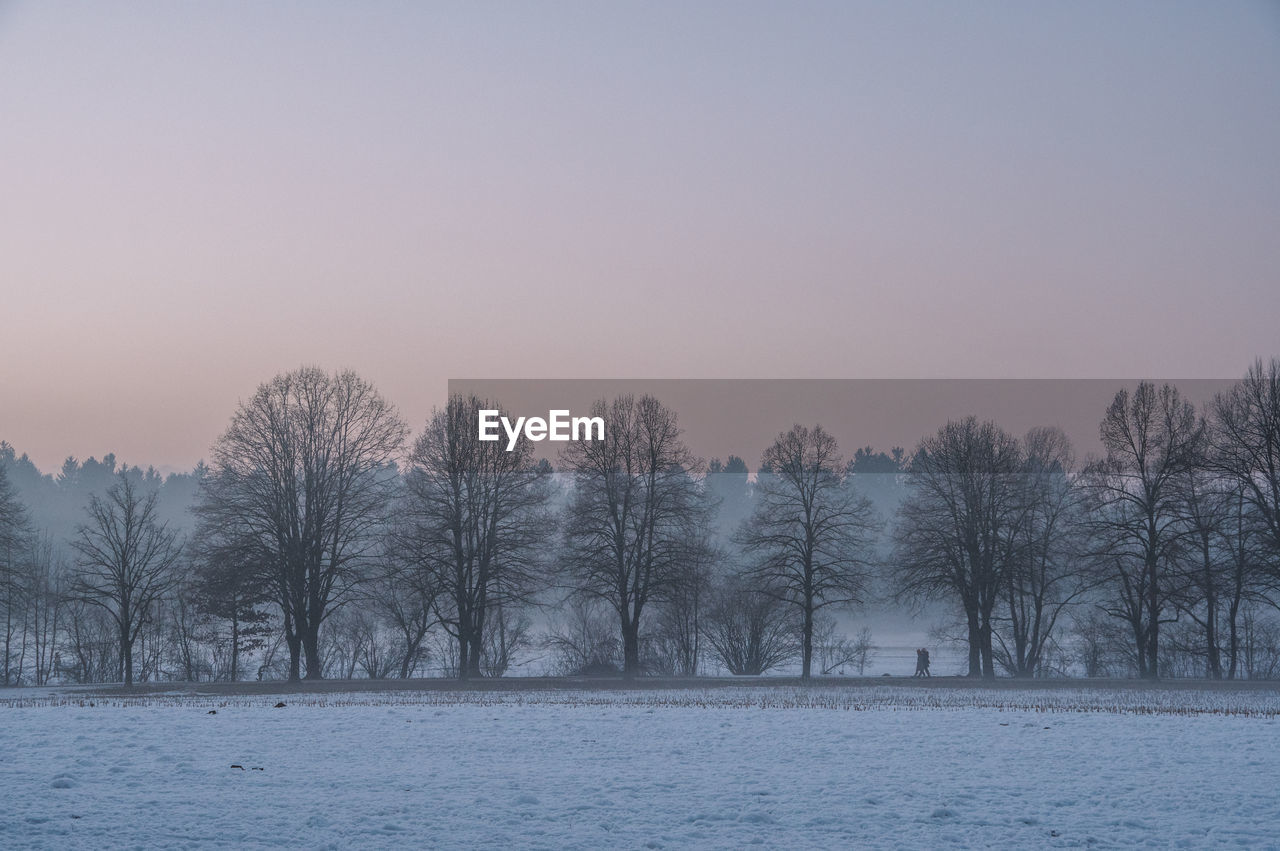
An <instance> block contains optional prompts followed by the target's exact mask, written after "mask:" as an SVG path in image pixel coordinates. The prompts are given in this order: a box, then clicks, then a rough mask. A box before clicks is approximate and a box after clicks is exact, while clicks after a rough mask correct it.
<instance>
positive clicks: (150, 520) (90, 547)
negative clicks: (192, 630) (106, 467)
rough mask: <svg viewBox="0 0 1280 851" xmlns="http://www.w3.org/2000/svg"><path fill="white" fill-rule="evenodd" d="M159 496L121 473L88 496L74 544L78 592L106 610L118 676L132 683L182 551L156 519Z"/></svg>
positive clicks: (82, 597) (173, 536)
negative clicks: (138, 653) (136, 658)
mask: <svg viewBox="0 0 1280 851" xmlns="http://www.w3.org/2000/svg"><path fill="white" fill-rule="evenodd" d="M157 504H158V501H157V494H156V492H155V491H151V492H150V493H146V494H144V493H141V492H140V491H139V489H138V487H137V485H135V484H134V481H133V479H132V478H131V477H130V476H128V475H125V474H123V473H121V474H120V475H119V477H118V480H117V482H116V484H114V485H112V486H111V487H110V488H108V490H107V492H106V494H105V495H104V496H102V497H98V496H96V495H94V496H91V497H90V498H89V505H88V507H87V509H86V510H87V512H88V514H89V522H88V523H86V524H83V525H82V526H80V528H79V530H78V531H77V537H76V539H75V541H74V542H73V544H72V545H73V546H74V547H75V549H76V551H77V552H78V553H79V561H78V564H77V567H78V570H77V572H76V575H75V582H74V586H73V589H74V592H75V593H76V594H77V595H78V596H79V597H80V598H81V599H83V600H85V601H86V602H88V603H91V604H93V605H95V606H98V607H100V608H102V609H103V610H104V611H106V613H107V614H108V615H109V616H110V617H111V620H112V621H113V623H114V624H115V628H116V635H117V639H118V643H119V647H118V649H119V666H120V667H119V673H120V677H121V679H123V680H124V683H125V685H127V686H130V685H133V647H134V643H135V642H136V641H137V640H138V635H139V633H141V632H142V628H143V627H144V626H145V625H146V623H147V618H148V615H149V613H150V611H151V608H152V606H154V605H155V604H156V602H157V601H158V600H159V599H160V597H161V595H163V594H164V593H165V592H166V591H168V590H169V588H170V587H172V585H173V583H174V579H175V577H174V573H173V565H174V563H175V562H176V561H177V560H178V556H179V555H180V553H181V547H180V546H179V545H178V542H177V539H176V536H175V534H174V533H173V532H171V531H169V529H168V525H167V524H165V523H161V522H159V521H158V519H157V517H156V511H157V508H156V507H157Z"/></svg>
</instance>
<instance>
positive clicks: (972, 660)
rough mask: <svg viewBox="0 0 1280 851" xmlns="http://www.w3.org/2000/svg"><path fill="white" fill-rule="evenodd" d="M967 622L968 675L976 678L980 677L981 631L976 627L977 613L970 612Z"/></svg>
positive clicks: (974, 611)
mask: <svg viewBox="0 0 1280 851" xmlns="http://www.w3.org/2000/svg"><path fill="white" fill-rule="evenodd" d="M967 615H968V620H969V674H968V676H970V677H974V678H978V677H981V676H982V630H981V628H980V627H979V626H978V612H977V611H976V610H970V611H969V612H968V613H967Z"/></svg>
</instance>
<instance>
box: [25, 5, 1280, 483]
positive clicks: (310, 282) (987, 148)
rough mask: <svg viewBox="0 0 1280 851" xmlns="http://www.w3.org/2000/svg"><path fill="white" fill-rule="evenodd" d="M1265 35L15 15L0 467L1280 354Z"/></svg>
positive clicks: (689, 20)
mask: <svg viewBox="0 0 1280 851" xmlns="http://www.w3.org/2000/svg"><path fill="white" fill-rule="evenodd" d="M1277 81H1280V11H1277V7H1276V6H1275V5H1274V4H1273V3H1268V2H1265V0H1256V2H1243V0H1242V2H1234V3H1229V4H1206V3H1191V2H1187V3H1179V2H1150V3H1141V2H1136V3H1125V4H1114V3H1110V2H1096V3H1074V2H1073V3H1037V4H992V5H983V4H964V5H963V6H961V5H959V4H954V3H942V2H939V3H912V2H907V3H901V4H898V3H894V4H884V3H878V4H865V5H864V4H860V3H843V2H841V3H813V4H798V5H793V4H786V5H785V6H784V5H782V4H760V5H757V4H741V3H693V4H684V3H670V4H661V3H660V4H652V3H635V4H627V3H622V4H613V3H610V4H596V3H585V2H583V3H577V4H546V5H544V4H536V5H535V4H506V5H501V4H474V3H457V4H434V3H432V4H416V3H380V2H372V3H368V4H339V3H301V2H299V3H283V4H269V5H268V4H261V3H250V2H243V3H237V2H226V3H217V4H208V5H205V6H202V7H199V8H196V7H194V6H190V5H174V4H170V3H161V2H153V3H148V2H136V3H110V2H108V3H100V4H62V3H58V2H41V3H36V2H8V3H0V282H2V283H0V285H2V287H3V290H2V292H3V302H2V303H3V316H4V319H5V321H4V327H3V331H0V439H3V440H7V441H9V442H10V443H12V444H13V445H14V446H16V447H17V449H18V451H19V452H24V451H25V452H28V453H30V454H31V456H32V457H33V459H34V460H35V461H36V462H37V463H38V464H39V465H40V466H41V467H42V468H45V469H52V468H54V467H56V466H57V464H58V463H59V462H60V461H61V459H62V458H63V457H65V456H67V455H69V454H70V455H76V456H78V457H80V458H84V457H87V456H88V455H91V454H92V455H98V456H101V455H102V454H103V453H105V452H108V451H114V452H115V453H116V454H117V457H119V458H120V459H121V460H123V461H127V462H130V463H140V464H149V463H150V464H156V465H158V466H162V467H165V468H170V469H173V468H186V467H189V466H190V465H191V464H193V463H194V462H195V461H196V460H197V459H199V458H201V457H202V456H204V455H205V454H206V453H207V449H208V446H209V444H210V443H211V442H212V441H213V439H214V438H215V437H216V436H217V434H218V433H219V431H220V430H221V429H222V428H223V427H224V425H225V423H226V421H227V419H228V418H229V416H230V414H231V412H232V410H233V409H234V407H235V405H236V403H237V400H238V399H240V398H242V397H245V396H247V395H249V394H250V393H252V392H253V390H254V388H255V387H256V386H257V384H258V383H259V382H261V381H263V380H266V379H268V378H270V377H271V375H273V374H275V373H277V372H279V371H282V370H286V369H291V368H294V367H296V366H298V365H300V364H302V363H318V364H320V365H323V366H326V367H329V368H336V367H352V368H354V369H356V370H358V371H359V372H361V373H362V374H364V375H365V376H366V377H368V378H370V379H371V380H373V381H374V382H375V383H376V384H377V385H378V386H379V387H380V388H381V389H382V390H383V392H384V393H385V394H386V395H387V396H388V397H389V398H390V399H391V400H392V401H394V402H395V403H397V404H398V405H399V406H400V407H401V409H402V411H403V413H404V414H405V416H406V417H407V418H408V419H409V420H410V421H411V422H412V423H413V424H414V425H415V427H416V426H418V425H419V424H420V423H421V421H422V420H423V419H424V418H425V416H426V415H427V412H428V411H429V409H430V407H431V405H433V404H435V403H437V402H439V401H440V400H441V399H442V398H443V396H444V393H445V386H446V385H445V382H446V379H448V378H450V377H495V378H500V377H604V376H617V377H712V376H717V377H757V378H769V377H787V376H792V377H960V376H980V377H1106V376H1133V375H1152V376H1176V377H1188V378H1193V377H1222V376H1233V375H1238V374H1241V373H1243V371H1244V370H1245V368H1246V367H1247V366H1248V364H1249V362H1250V361H1251V360H1252V359H1253V358H1254V357H1256V356H1259V355H1262V356H1270V355H1273V354H1280V324H1278V323H1277V319H1278V318H1280V273H1278V272H1277V270H1280V238H1278V237H1277V234H1280V157H1277V156H1276V155H1275V152H1276V151H1277V150H1280V84H1278V83H1277Z"/></svg>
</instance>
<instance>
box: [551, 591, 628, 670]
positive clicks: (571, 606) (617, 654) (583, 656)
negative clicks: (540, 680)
mask: <svg viewBox="0 0 1280 851" xmlns="http://www.w3.org/2000/svg"><path fill="white" fill-rule="evenodd" d="M613 617H614V615H613V613H612V612H611V611H610V609H609V608H608V607H607V606H606V605H605V604H604V603H603V602H601V601H600V599H599V598H596V597H590V596H586V595H576V596H572V597H570V598H569V600H568V604H567V605H565V606H563V607H562V608H561V610H560V617H559V618H558V619H557V621H556V622H555V623H553V625H552V628H551V629H550V630H548V632H547V634H546V636H544V637H543V640H542V646H543V647H544V648H546V649H547V650H548V651H549V652H550V653H551V655H552V657H553V659H554V660H555V661H554V664H553V666H552V670H553V671H554V672H555V673H557V674H568V675H574V674H601V673H611V674H616V673H618V671H619V670H620V665H621V663H622V647H621V644H622V642H621V641H619V640H618V631H617V629H616V628H615V626H614V623H613Z"/></svg>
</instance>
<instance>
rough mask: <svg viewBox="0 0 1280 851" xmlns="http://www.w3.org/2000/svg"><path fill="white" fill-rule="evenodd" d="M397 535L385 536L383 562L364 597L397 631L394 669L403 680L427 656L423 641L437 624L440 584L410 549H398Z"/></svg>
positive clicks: (412, 672) (375, 572)
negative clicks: (437, 599) (414, 556)
mask: <svg viewBox="0 0 1280 851" xmlns="http://www.w3.org/2000/svg"><path fill="white" fill-rule="evenodd" d="M399 538H400V536H399V534H392V535H389V536H388V541H387V543H386V545H385V549H384V551H383V556H382V563H381V564H380V565H379V566H378V568H377V569H376V570H375V571H374V575H373V578H372V581H371V582H370V583H369V587H368V589H367V591H366V599H367V600H368V602H369V604H370V605H371V606H372V608H373V610H374V611H375V612H377V613H378V615H379V616H380V617H381V618H382V619H383V620H385V621H386V622H387V623H388V624H390V625H391V627H392V629H393V630H394V631H395V633H396V636H397V638H398V642H397V645H398V650H397V656H398V659H399V662H398V664H397V666H396V668H397V671H398V676H399V677H400V679H402V680H403V679H408V678H409V677H410V676H412V675H413V674H414V673H415V672H416V671H417V670H418V668H419V666H420V665H421V664H422V662H423V660H424V659H425V658H426V656H427V649H426V644H425V640H426V638H427V633H428V632H429V631H430V630H431V627H432V626H434V625H435V623H436V615H435V609H436V598H437V597H438V596H439V594H440V586H439V585H438V584H437V582H436V575H435V573H434V572H433V571H430V570H427V569H424V567H423V565H422V563H421V562H420V561H419V560H417V559H415V558H413V557H412V554H411V552H405V551H403V550H402V549H401V547H400V544H399V543H398V542H399Z"/></svg>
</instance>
